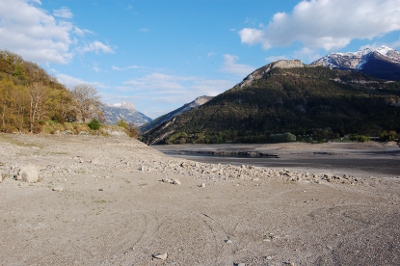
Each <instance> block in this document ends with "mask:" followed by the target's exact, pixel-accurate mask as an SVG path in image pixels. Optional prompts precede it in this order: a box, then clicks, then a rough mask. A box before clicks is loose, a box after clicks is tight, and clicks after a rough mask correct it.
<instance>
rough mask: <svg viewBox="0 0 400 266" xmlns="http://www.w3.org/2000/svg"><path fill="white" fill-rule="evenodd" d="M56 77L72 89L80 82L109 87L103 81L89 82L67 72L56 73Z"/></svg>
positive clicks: (104, 87) (98, 86) (97, 86)
mask: <svg viewBox="0 0 400 266" xmlns="http://www.w3.org/2000/svg"><path fill="white" fill-rule="evenodd" d="M56 78H57V80H58V82H60V83H62V84H64V85H65V86H66V87H67V88H69V89H72V88H73V87H75V86H76V85H80V84H89V85H92V86H93V87H95V88H102V89H108V88H109V87H108V86H106V85H104V84H103V83H101V82H96V81H95V82H93V81H92V82H89V81H85V80H83V79H81V78H76V77H72V76H70V75H66V74H61V73H60V74H56Z"/></svg>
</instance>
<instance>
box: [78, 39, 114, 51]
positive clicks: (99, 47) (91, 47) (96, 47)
mask: <svg viewBox="0 0 400 266" xmlns="http://www.w3.org/2000/svg"><path fill="white" fill-rule="evenodd" d="M78 51H79V52H81V53H86V52H94V53H96V54H98V53H99V52H100V51H102V52H103V53H106V54H113V53H114V50H113V48H112V47H111V46H109V45H105V44H104V43H102V42H99V41H94V42H92V43H90V44H86V45H85V46H83V47H80V48H78Z"/></svg>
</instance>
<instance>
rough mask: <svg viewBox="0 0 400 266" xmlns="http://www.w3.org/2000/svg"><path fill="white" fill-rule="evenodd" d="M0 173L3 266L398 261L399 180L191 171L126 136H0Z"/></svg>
mask: <svg viewBox="0 0 400 266" xmlns="http://www.w3.org/2000/svg"><path fill="white" fill-rule="evenodd" d="M300 150H301V149H300ZM26 166H30V167H28V170H24V167H26ZM21 169H22V170H21ZM29 169H30V170H29ZM0 171H1V174H2V178H1V179H4V180H2V183H0V199H1V200H0V217H1V220H0V236H1V241H0V251H1V252H0V264H1V265H285V264H286V265H398V262H399V261H400V207H399V205H400V179H399V178H397V177H396V176H391V177H369V175H365V173H364V172H363V171H359V172H357V171H353V172H351V173H350V172H349V173H345V172H344V170H342V171H341V172H340V173H339V172H337V173H336V172H335V171H333V172H331V171H329V172H327V171H326V172H324V171H322V170H321V169H317V171H313V169H311V168H309V169H300V168H299V169H294V168H293V169H291V168H288V169H283V168H281V169H280V168H278V167H274V168H265V167H256V166H249V165H246V164H243V165H230V164H212V163H209V162H194V161H190V160H186V159H183V158H177V157H168V156H166V155H164V154H163V153H161V152H159V151H157V150H155V149H153V148H152V147H147V146H146V145H144V144H142V143H140V142H138V141H135V140H132V139H129V138H123V137H119V138H117V137H113V138H111V137H98V136H97V137H96V136H27V135H4V134H0ZM35 173H36V174H37V177H38V178H39V181H38V182H31V183H29V182H24V181H23V180H29V178H30V177H33V178H34V177H35ZM1 179H0V180H1ZM15 179H19V180H18V181H17V180H15Z"/></svg>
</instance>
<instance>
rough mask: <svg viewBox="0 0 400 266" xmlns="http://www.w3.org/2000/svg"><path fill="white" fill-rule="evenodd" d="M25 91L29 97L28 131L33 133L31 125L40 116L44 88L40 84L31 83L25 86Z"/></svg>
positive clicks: (44, 93)
mask: <svg viewBox="0 0 400 266" xmlns="http://www.w3.org/2000/svg"><path fill="white" fill-rule="evenodd" d="M26 91H27V92H28V95H29V123H30V131H31V133H32V132H33V124H34V123H35V119H37V116H39V115H40V111H41V108H42V105H43V101H44V99H45V97H46V93H47V91H46V88H45V87H44V86H43V84H41V83H36V82H35V83H32V84H31V85H29V86H26Z"/></svg>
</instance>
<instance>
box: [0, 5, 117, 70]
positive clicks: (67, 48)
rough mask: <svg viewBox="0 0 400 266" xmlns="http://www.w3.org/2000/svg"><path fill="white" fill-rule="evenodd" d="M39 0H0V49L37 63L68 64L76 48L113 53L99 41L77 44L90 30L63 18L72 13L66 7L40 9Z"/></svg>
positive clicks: (70, 15) (70, 16)
mask: <svg viewBox="0 0 400 266" xmlns="http://www.w3.org/2000/svg"><path fill="white" fill-rule="evenodd" d="M37 5H41V1H39V0H12V1H10V0H0V21H1V23H0V40H1V41H0V45H1V49H8V50H9V51H11V52H13V53H16V54H19V55H21V56H22V57H23V58H24V59H25V60H29V61H33V62H36V63H46V64H48V63H59V64H67V63H69V62H71V61H72V59H73V57H74V55H75V53H76V51H84V52H89V51H93V52H96V53H99V52H100V51H101V52H104V53H112V52H113V49H112V48H111V47H110V46H108V45H104V44H102V43H101V42H99V41H94V42H92V43H91V44H90V45H86V46H84V47H82V48H79V47H78V45H79V44H80V41H81V40H78V39H76V38H75V36H79V37H84V36H85V34H86V33H92V32H91V31H89V30H82V29H79V28H78V27H77V26H74V25H73V24H72V23H71V22H69V21H65V20H63V19H65V18H72V17H73V14H72V13H71V11H70V10H69V9H68V8H67V7H63V8H61V9H59V10H54V14H53V15H50V14H49V13H48V12H47V11H46V10H43V9H41V8H40V7H38V6H37Z"/></svg>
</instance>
